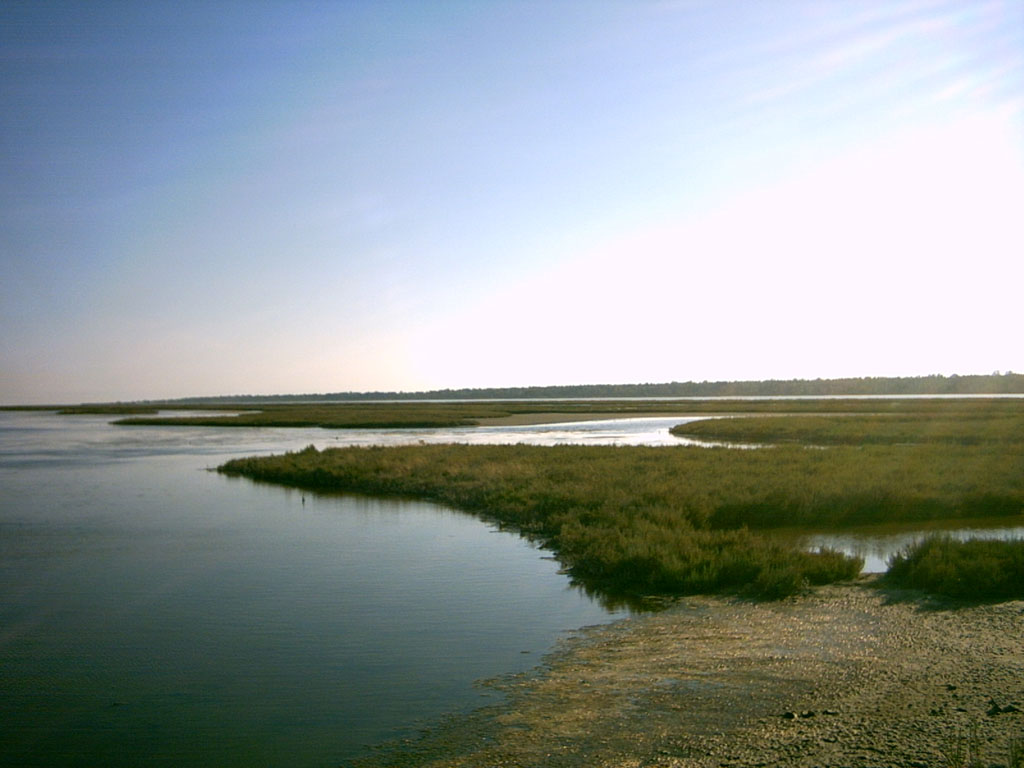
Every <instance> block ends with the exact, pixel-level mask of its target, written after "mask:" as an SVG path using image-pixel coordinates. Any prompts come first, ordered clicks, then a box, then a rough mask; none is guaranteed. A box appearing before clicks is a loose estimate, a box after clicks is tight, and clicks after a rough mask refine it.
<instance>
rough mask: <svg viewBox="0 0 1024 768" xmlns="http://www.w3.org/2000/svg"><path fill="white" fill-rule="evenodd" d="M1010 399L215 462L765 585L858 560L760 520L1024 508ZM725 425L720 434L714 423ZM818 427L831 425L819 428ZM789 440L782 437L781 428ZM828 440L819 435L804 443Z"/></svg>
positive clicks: (602, 581) (638, 574) (580, 572)
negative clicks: (783, 540) (641, 441)
mask: <svg viewBox="0 0 1024 768" xmlns="http://www.w3.org/2000/svg"><path fill="white" fill-rule="evenodd" d="M1022 405H1024V404H1020V403H1018V402H997V403H983V404H980V405H979V404H971V403H966V404H965V403H963V402H949V403H946V404H944V403H943V402H942V401H938V402H929V403H927V404H921V403H909V404H905V406H906V410H903V411H901V412H900V413H898V414H886V415H879V416H866V415H863V416H841V415H833V416H815V417H807V416H799V415H797V416H772V417H769V418H756V417H751V418H736V419H716V420H713V421H705V422H695V423H693V424H688V425H685V427H684V429H685V430H686V431H687V434H691V433H692V432H691V431H690V430H691V428H693V427H696V426H700V425H709V428H711V429H712V433H711V434H704V433H701V436H712V437H715V438H723V437H726V438H727V439H729V440H737V441H743V442H748V441H750V440H751V439H752V438H753V437H755V436H757V437H758V438H759V439H764V438H765V436H766V434H767V432H766V430H768V431H770V432H771V437H772V438H773V439H774V440H778V441H779V442H776V443H773V444H772V447H770V448H768V449H764V450H735V449H729V448H713V449H708V448H695V447H686V446H679V447H672V448H647V447H615V448H612V447H597V446H556V447H537V446H523V445H518V446H467V445H432V446H404V447H389V448H346V449H329V450H324V451H318V450H317V449H315V448H313V447H309V448H307V449H306V450H304V451H301V452H297V453H289V454H285V455H282V456H271V457H263V458H249V459H238V460H235V461H231V462H228V463H227V464H225V465H223V466H222V467H221V468H220V471H221V472H224V473H227V474H233V475H244V476H247V477H250V478H253V479H256V480H261V481H268V482H276V483H285V484H289V485H294V486H299V487H304V488H311V489H320V490H337V491H351V492H359V493H368V494H377V495H391V496H395V495H397V496H410V497H416V498H424V499H430V500H433V501H437V502H440V503H442V504H447V505H451V506H454V507H458V508H461V509H465V510H468V511H472V512H475V513H478V514H480V515H482V516H484V517H488V518H491V519H494V520H497V521H498V522H500V523H502V524H505V525H509V526H512V527H514V528H516V529H518V530H520V531H522V532H523V533H525V534H527V535H530V536H533V537H536V538H538V539H540V540H542V541H543V542H544V543H545V545H546V546H548V547H550V548H551V549H553V550H554V551H555V552H556V553H557V555H558V557H559V558H560V559H561V560H562V561H563V562H564V563H565V564H566V566H567V567H568V568H569V570H570V572H571V573H572V575H573V576H574V577H575V578H576V579H577V580H578V581H580V582H581V583H583V584H584V585H587V586H590V587H593V588H595V589H599V590H602V591H608V592H628V593H639V594H685V593H698V592H716V591H742V592H747V593H753V594H757V595H762V596H770V597H777V596H781V595H785V594H791V593H793V592H795V591H798V590H800V589H801V588H802V587H803V586H804V585H806V584H822V583H828V582H832V581H836V580H841V579H847V578H850V577H851V576H854V575H856V574H857V572H858V571H859V567H860V564H859V563H858V562H856V561H855V560H853V559H852V558H848V557H846V556H844V555H842V554H839V553H836V552H830V551H825V552H816V553H807V552H801V551H796V550H794V549H791V548H787V547H785V546H783V545H781V544H779V543H777V542H776V541H774V540H773V539H772V538H771V537H769V536H766V535H764V532H765V531H766V530H767V529H770V528H773V527H780V526H807V527H813V528H816V529H823V528H834V529H839V528H843V527H846V526H854V525H864V524H870V523H880V522H897V521H900V522H909V521H924V520H940V519H953V518H964V517H990V516H1000V515H1002V516H1016V515H1019V514H1021V512H1022V511H1024V429H1021V426H1022V419H1024V413H1021V409H1022ZM722 425H725V426H726V427H727V429H728V430H729V433H728V435H723V433H721V432H714V429H720V428H721V426H722ZM826 435H831V436H832V437H831V439H825V436H826ZM787 441H789V442H787ZM804 441H806V442H807V443H810V444H813V445H820V444H828V446H829V447H827V448H825V449H822V448H815V447H811V448H809V447H806V446H805V445H804V444H803V443H804Z"/></svg>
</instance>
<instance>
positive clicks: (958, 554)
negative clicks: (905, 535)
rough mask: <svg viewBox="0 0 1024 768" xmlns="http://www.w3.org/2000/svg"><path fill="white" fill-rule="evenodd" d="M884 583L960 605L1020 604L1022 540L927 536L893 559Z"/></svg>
mask: <svg viewBox="0 0 1024 768" xmlns="http://www.w3.org/2000/svg"><path fill="white" fill-rule="evenodd" d="M885 580H886V582H888V583H889V584H892V585H894V586H897V587H905V588H910V589H921V590H925V591H927V592H932V593H934V594H939V595H946V596H948V597H954V598H959V599H967V600H1012V599H1020V598H1024V539H1015V540H1010V541H996V540H983V539H968V540H967V541H957V540H956V539H953V538H951V537H950V536H932V537H929V538H927V539H924V540H923V541H921V542H918V543H917V544H914V545H912V546H910V547H907V548H906V549H904V550H903V551H902V552H900V553H898V554H896V555H895V556H894V557H893V558H892V559H891V560H890V562H889V571H888V573H887V574H886V576H885Z"/></svg>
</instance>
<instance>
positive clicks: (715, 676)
mask: <svg viewBox="0 0 1024 768" xmlns="http://www.w3.org/2000/svg"><path fill="white" fill-rule="evenodd" d="M488 685H492V686H494V687H497V688H499V689H501V690H503V691H504V692H505V693H506V695H507V701H506V702H505V703H504V704H502V705H500V706H495V707H489V708H486V709H482V710H479V711H477V712H476V713H473V714H471V715H469V716H465V717H457V718H453V719H451V720H450V721H448V722H446V723H444V724H442V725H440V726H438V727H437V728H435V729H433V730H431V731H429V732H428V733H426V734H425V736H424V737H423V738H422V739H420V740H418V741H415V742H410V743H408V744H406V745H405V746H404V748H403V749H402V750H400V751H399V752H397V753H393V754H390V755H385V754H383V753H382V754H381V755H378V756H376V757H375V758H374V759H373V760H371V761H370V762H368V763H365V765H389V766H411V765H416V766H431V768H440V767H441V766H464V767H466V768H468V767H470V766H472V767H474V768H475V767H477V766H479V767H483V766H522V767H523V768H526V767H527V766H536V767H545V766H552V767H554V766H580V767H582V766H589V767H592V768H611V767H613V766H614V767H615V768H627V767H629V768H634V767H638V766H661V767H662V768H681V767H683V766H688V767H691V766H692V767H696V766H701V767H704V766H807V767H810V766H915V767H918V768H920V767H921V766H946V765H950V764H951V756H952V755H953V754H954V753H955V752H956V750H957V749H958V748H964V747H965V746H966V745H967V744H968V743H972V744H975V745H976V746H977V747H978V748H979V749H980V751H981V758H982V760H983V764H984V765H985V766H990V765H1008V764H1009V757H1008V747H1009V745H1010V743H1011V741H1012V740H1013V739H1024V601H1014V602H1006V603H1001V604H995V605H980V606H959V607H958V606H949V605H942V604H937V603H935V602H933V601H931V600H929V599H928V598H925V597H923V596H921V595H920V594H917V593H900V592H894V591H882V590H879V589H875V588H874V587H872V586H870V584H868V583H866V582H865V583H860V584H847V585H835V586H830V587H825V588H822V589H819V590H818V591H816V592H814V593H813V594H811V595H807V596H803V597H799V598H794V599H790V600H786V601H783V602H777V603H753V602H748V601H743V600H738V599H729V598H716V597H699V598H688V599H684V600H681V601H679V602H678V603H676V604H674V605H673V606H672V607H670V608H668V609H667V610H665V611H662V612H660V613H656V614H645V615H639V616H635V617H633V618H631V619H627V620H625V621H621V622H617V623H615V624H610V625H604V626H598V627H592V628H589V629H584V630H581V631H580V632H578V633H576V634H575V635H573V636H571V637H570V638H568V639H567V640H565V641H564V642H563V643H561V644H560V646H559V647H558V648H557V649H556V650H555V651H554V652H553V653H552V654H551V655H550V656H549V657H548V658H547V659H546V662H545V664H544V665H543V666H542V667H540V668H538V669H537V670H535V671H534V672H533V673H531V674H529V675H518V676H512V677H509V678H505V679H501V680H497V681H491V682H490V683H488ZM961 764H962V763H961ZM361 765H362V764H361Z"/></svg>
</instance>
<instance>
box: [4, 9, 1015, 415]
mask: <svg viewBox="0 0 1024 768" xmlns="http://www.w3.org/2000/svg"><path fill="white" fill-rule="evenodd" d="M1022 287H1024V5H1022V4H1021V3H1020V2H1019V0H921V1H918V0H855V1H851V2H839V1H835V0H775V1H774V2H768V3H766V2H762V1H759V0H707V1H706V2H705V1H704V0H636V1H634V0H629V1H627V0H622V1H621V2H611V1H609V0H593V1H589V0H588V1H586V2H584V1H583V0H579V1H578V2H574V1H570V0H551V1H550V2H541V0H529V1H526V0H465V1H463V2H458V1H455V0H438V1H436V2H419V1H415V2H388V1H387V0H383V1H374V2H370V1H369V0H366V1H360V0H336V1H335V2H313V1H312V0H296V1H295V2H284V1H283V0H282V1H281V2H261V1H260V0H255V1H253V2H249V1H248V0H247V1H246V2H231V0H222V1H220V0H219V1H218V2H214V3H209V2H196V1H190V0H185V1H184V2H173V3H171V2H161V1H160V0H157V1H155V2H147V3H136V2H90V3H81V2H48V1H47V0H39V1H29V0H9V1H8V2H4V3H2V4H0V403H2V404H15V403H26V404H28V403H78V402H97V401H115V400H140V399H159V398H173V397H186V396H206V395H211V396H212V395H231V394H274V393H317V392H342V391H395V390H400V391H422V390H430V389H436V388H449V387H450V388H461V387H491V386H496V387H501V386H528V385H554V384H607V383H640V382H666V381H704V380H709V381H715V380H750V379H793V378H819V377H820V378H836V377H847V376H918V375H930V374H946V375H949V374H954V373H956V374H971V373H992V372H993V371H1007V370H1015V371H1021V370H1024V342H1022V337H1024V334H1022V330H1024V314H1022V306H1024V302H1022V295H1024V293H1022Z"/></svg>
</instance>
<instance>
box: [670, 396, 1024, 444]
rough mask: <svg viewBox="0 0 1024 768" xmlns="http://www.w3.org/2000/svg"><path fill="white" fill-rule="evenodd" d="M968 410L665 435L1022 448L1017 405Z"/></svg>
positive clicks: (751, 424)
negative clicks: (1012, 445) (1014, 446)
mask: <svg viewBox="0 0 1024 768" xmlns="http://www.w3.org/2000/svg"><path fill="white" fill-rule="evenodd" d="M971 406H972V407H970V408H964V407H963V405H959V406H957V407H952V406H949V407H946V408H941V409H939V408H936V409H935V410H934V411H932V412H930V413H928V412H920V411H918V412H907V411H906V410H904V409H901V410H900V411H898V412H892V413H879V414H858V415H816V416H793V415H787V416H785V418H780V417H774V416H750V417H747V416H744V417H742V418H730V419H706V420H702V421H693V422H689V423H687V424H679V425H677V426H675V427H673V428H672V430H671V432H672V434H674V435H678V436H679V437H692V438H697V439H700V440H713V441H719V442H728V443H799V444H800V445H819V446H820V445H899V444H921V443H946V444H956V445H991V444H1004V445H1006V444H1016V445H1024V414H1022V413H1021V408H1022V406H1021V405H1020V404H1018V403H1016V402H1008V403H1000V404H993V403H988V402H974V403H971Z"/></svg>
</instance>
